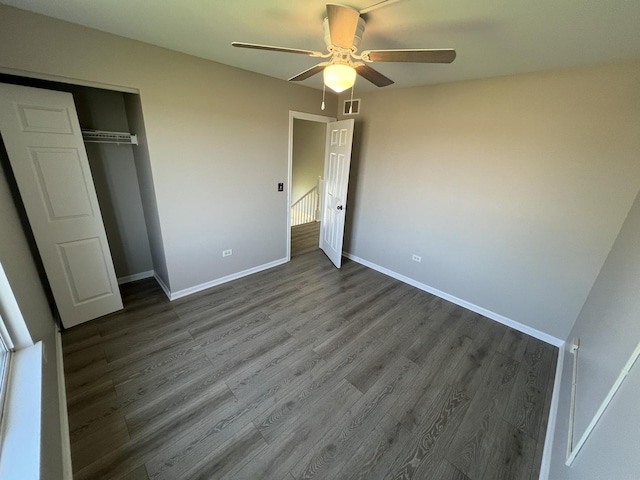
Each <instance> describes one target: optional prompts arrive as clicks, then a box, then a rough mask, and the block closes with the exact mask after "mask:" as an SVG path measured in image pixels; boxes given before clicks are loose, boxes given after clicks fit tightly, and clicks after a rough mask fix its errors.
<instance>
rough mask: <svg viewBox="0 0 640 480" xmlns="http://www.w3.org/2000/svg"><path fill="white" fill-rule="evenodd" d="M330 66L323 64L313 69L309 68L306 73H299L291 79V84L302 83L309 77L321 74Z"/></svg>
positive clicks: (326, 63) (327, 63)
mask: <svg viewBox="0 0 640 480" xmlns="http://www.w3.org/2000/svg"><path fill="white" fill-rule="evenodd" d="M327 65H329V62H322V63H319V64H317V65H314V66H313V67H311V68H307V69H306V70H305V71H304V72H301V73H299V74H298V75H295V76H293V77H291V78H290V79H289V81H290V82H300V81H302V80H306V79H307V78H309V77H313V76H314V75H315V74H316V73H320V72H321V71H322V70H324V68H325V67H326V66H327Z"/></svg>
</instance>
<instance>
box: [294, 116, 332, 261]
mask: <svg viewBox="0 0 640 480" xmlns="http://www.w3.org/2000/svg"><path fill="white" fill-rule="evenodd" d="M294 120H307V121H310V122H317V123H330V122H335V121H336V120H337V119H336V117H327V116H324V115H316V114H314V113H305V112H298V111H295V110H289V151H288V166H287V236H286V238H287V262H289V261H291V187H292V185H291V182H292V181H293V122H294ZM323 154H324V155H325V157H326V151H325V152H323ZM325 163H326V158H325Z"/></svg>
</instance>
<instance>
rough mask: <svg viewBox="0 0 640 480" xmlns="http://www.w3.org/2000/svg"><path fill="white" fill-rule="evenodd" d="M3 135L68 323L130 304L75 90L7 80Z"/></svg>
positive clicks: (0, 117) (0, 91)
mask: <svg viewBox="0 0 640 480" xmlns="http://www.w3.org/2000/svg"><path fill="white" fill-rule="evenodd" d="M0 132H1V133H2V139H3V141H4V145H5V148H6V150H7V154H8V155H9V161H10V163H11V167H12V169H13V173H14V175H15V178H16V183H17V184H18V189H19V190H20V195H21V196H22V201H23V203H24V206H25V210H26V212H27V216H28V217H29V223H30V224H31V229H32V230H33V234H34V236H35V240H36V244H37V246H38V250H39V251H40V256H41V258H42V263H43V264H44V268H45V271H46V274H47V278H48V279H49V284H50V285H51V290H52V291H53V296H54V298H55V301H56V305H57V307H58V311H59V312H60V317H61V318H62V324H63V325H64V326H65V327H66V328H68V327H72V326H74V325H77V324H79V323H82V322H86V321H87V320H91V319H94V318H97V317H100V316H102V315H106V314H107V313H111V312H114V311H116V310H120V309H122V299H121V297H120V291H119V289H118V281H117V279H116V275H115V270H114V268H113V262H112V260H111V252H110V251H109V245H108V243H107V237H106V234H105V231H104V225H103V223H102V216H101V214H100V207H99V206H98V199H97V197H96V192H95V189H94V186H93V179H92V177H91V171H90V170H89V162H88V160H87V153H86V151H85V148H84V143H83V141H82V133H81V131H80V124H79V122H78V116H77V114H76V109H75V105H74V103H73V97H72V95H71V94H70V93H65V92H54V91H50V90H41V89H36V88H28V87H20V86H16V85H7V84H0Z"/></svg>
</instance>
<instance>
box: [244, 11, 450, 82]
mask: <svg viewBox="0 0 640 480" xmlns="http://www.w3.org/2000/svg"><path fill="white" fill-rule="evenodd" d="M381 3H384V2H381ZM370 10H371V8H368V9H365V10H363V12H359V11H358V10H356V9H354V8H351V7H347V6H344V5H336V4H331V3H330V4H327V16H326V18H325V19H324V41H325V43H326V45H327V53H323V52H316V51H312V50H301V49H296V48H286V47H274V46H270V45H259V44H255V43H244V42H233V43H232V44H231V45H233V46H234V47H240V48H252V49H257V50H268V51H272V52H284V53H296V54H300V55H308V56H310V57H316V58H326V59H327V60H326V61H323V62H321V63H318V64H317V65H315V66H313V67H311V68H309V69H307V70H305V71H304V72H301V73H299V74H298V75H295V76H293V77H291V78H290V79H289V81H292V82H299V81H302V80H306V79H307V78H309V77H311V76H313V75H315V74H317V73H320V72H323V77H324V84H325V85H326V86H327V87H329V88H331V89H332V90H333V91H335V92H338V93H339V92H342V91H344V90H346V89H348V88H351V87H353V84H354V83H355V80H356V75H360V76H361V77H363V78H365V79H366V80H368V81H369V82H371V83H373V84H374V85H376V86H377V87H386V86H387V85H391V84H393V80H391V79H390V78H388V77H386V76H384V75H383V74H381V73H380V72H378V71H377V70H375V69H373V68H371V67H370V66H369V65H367V63H370V62H410V63H451V62H453V60H454V59H455V58H456V51H455V50H453V49H438V50H426V49H402V50H365V51H363V52H362V53H360V54H357V53H356V52H357V51H358V46H359V45H360V41H361V40H362V34H363V33H364V27H365V19H364V18H362V17H361V16H360V13H364V12H365V11H370ZM364 62H367V63H364Z"/></svg>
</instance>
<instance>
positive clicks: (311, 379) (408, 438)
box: [63, 224, 557, 480]
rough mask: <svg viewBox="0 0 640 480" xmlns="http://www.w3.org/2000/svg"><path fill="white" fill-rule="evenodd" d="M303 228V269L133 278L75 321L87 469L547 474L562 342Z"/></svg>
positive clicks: (69, 350) (250, 475) (70, 339)
mask: <svg viewBox="0 0 640 480" xmlns="http://www.w3.org/2000/svg"><path fill="white" fill-rule="evenodd" d="M303 227H305V226H302V227H297V229H294V232H293V233H292V236H293V245H292V257H293V258H292V261H291V262H290V263H288V264H285V265H282V266H279V267H276V268H273V269H270V270H267V271H264V272H261V273H258V274H255V275H251V276H249V277H245V278H243V279H240V280H236V281H234V282H230V283H227V284H224V285H221V286H219V287H216V288H212V289H210V290H207V291H204V292H201V293H199V294H195V295H192V296H189V297H186V298H183V299H180V300H176V301H174V302H169V301H168V300H167V299H166V297H165V296H164V294H163V293H162V291H161V290H160V288H159V287H158V286H157V285H156V284H155V282H154V281H153V280H144V281H140V282H136V283H132V284H128V285H124V286H123V287H122V290H123V296H124V301H125V309H124V311H122V312H118V313H115V314H112V315H109V316H107V317H103V318H101V319H97V320H94V321H92V322H89V323H87V324H84V325H80V326H78V327H74V328H72V329H69V330H67V331H65V332H64V333H63V344H64V362H65V375H66V386H67V395H68V410H69V423H70V425H69V427H70V432H71V440H72V459H73V470H74V478H76V479H102V478H126V479H129V480H134V479H135V480H137V479H192V478H193V479H213V478H216V479H217V478H238V479H262V478H269V479H271V478H273V479H278V480H282V479H287V480H291V479H299V478H305V479H308V478H319V479H333V478H336V479H352V478H353V479H356V478H358V479H378V478H379V479H397V478H403V479H405V478H420V479H425V478H427V479H438V480H440V479H459V480H475V479H491V480H495V479H509V480H513V479H527V480H529V479H537V478H538V472H539V468H540V463H541V457H542V446H543V443H544V435H545V429H546V423H547V417H548V410H549V404H550V399H551V390H552V386H553V380H554V378H553V377H554V372H555V364H556V358H557V349H556V348H555V347H552V346H550V345H548V344H545V343H543V342H541V341H539V340H536V339H534V338H531V337H529V336H527V335H525V334H522V333H520V332H517V331H514V330H512V329H510V328H507V327H505V326H503V325H501V324H498V323H496V322H493V321H491V320H489V319H487V318H484V317H482V316H480V315H478V314H475V313H473V312H470V311H467V310H464V309H462V308H460V307H457V306H455V305H453V304H451V303H449V302H446V301H444V300H441V299H439V298H437V297H434V296H432V295H430V294H427V293H425V292H422V291H420V290H417V289H415V288H413V287H411V286H409V285H406V284H403V283H401V282H398V281H396V280H394V279H391V278H389V277H387V276H385V275H382V274H380V273H377V272H375V271H373V270H370V269H368V268H366V267H364V266H361V265H359V264H357V263H354V262H351V261H349V260H345V262H344V264H343V267H342V269H340V270H338V269H336V268H334V267H333V265H332V264H331V263H330V262H329V260H328V259H327V258H326V257H325V256H324V254H323V253H321V252H320V251H319V250H318V249H317V233H309V231H305V228H303ZM306 227H307V228H308V229H310V228H311V226H306ZM313 227H314V228H317V224H316V225H315V226H313ZM296 230H297V231H296ZM314 235H315V239H314ZM303 238H306V239H307V243H309V245H307V246H304V244H305V242H304V241H303ZM293 252H295V254H294V253H293Z"/></svg>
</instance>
